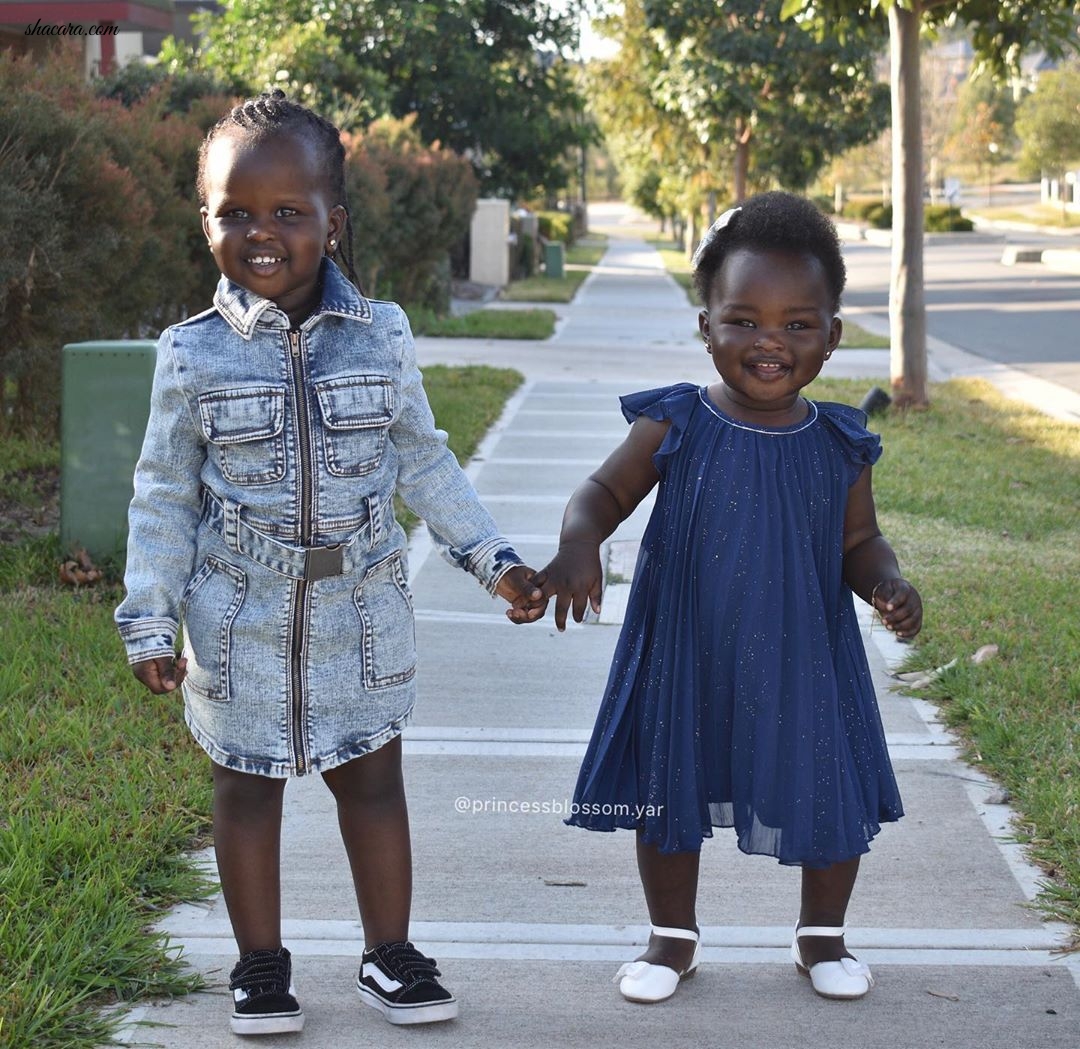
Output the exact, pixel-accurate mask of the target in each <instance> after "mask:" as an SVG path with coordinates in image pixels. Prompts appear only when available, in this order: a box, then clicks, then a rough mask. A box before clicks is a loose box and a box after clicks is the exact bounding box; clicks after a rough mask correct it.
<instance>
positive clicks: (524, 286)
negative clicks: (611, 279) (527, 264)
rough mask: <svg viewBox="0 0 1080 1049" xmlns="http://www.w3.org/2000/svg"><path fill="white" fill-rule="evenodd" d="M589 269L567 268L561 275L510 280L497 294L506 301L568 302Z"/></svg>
mask: <svg viewBox="0 0 1080 1049" xmlns="http://www.w3.org/2000/svg"><path fill="white" fill-rule="evenodd" d="M590 272H591V270H589V269H579V270H571V269H567V270H564V271H563V274H564V275H563V276H562V277H543V276H540V277H525V278H524V279H523V280H514V281H511V282H510V283H509V284H508V285H507V286H506V287H505V288H503V290H502V294H501V295H500V296H499V297H500V298H502V299H506V300H507V301H508V302H570V301H572V299H573V298H574V296H575V295H576V294H577V290H578V288H580V287H581V285H582V283H584V281H585V278H586V277H587V276H588V275H589V273H590Z"/></svg>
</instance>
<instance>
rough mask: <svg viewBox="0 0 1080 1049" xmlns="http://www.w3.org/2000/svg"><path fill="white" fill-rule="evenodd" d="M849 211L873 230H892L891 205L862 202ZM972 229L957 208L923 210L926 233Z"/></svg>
mask: <svg viewBox="0 0 1080 1049" xmlns="http://www.w3.org/2000/svg"><path fill="white" fill-rule="evenodd" d="M847 210H848V209H847V208H845V211H847ZM851 210H852V211H853V212H855V214H857V215H858V217H859V218H860V219H862V221H864V222H866V223H868V224H869V225H871V226H873V228H874V229H892V219H893V208H892V204H882V203H881V202H880V201H872V202H866V201H863V202H861V203H860V204H858V206H857V207H854V208H852V209H851ZM974 228H975V225H974V223H973V222H972V221H971V219H967V218H964V216H963V215H962V214H961V213H960V209H959V208H956V207H952V206H951V205H948V204H927V205H926V206H925V207H924V208H923V229H924V230H925V231H926V232H927V233H956V232H962V233H968V232H970V231H971V230H972V229H974Z"/></svg>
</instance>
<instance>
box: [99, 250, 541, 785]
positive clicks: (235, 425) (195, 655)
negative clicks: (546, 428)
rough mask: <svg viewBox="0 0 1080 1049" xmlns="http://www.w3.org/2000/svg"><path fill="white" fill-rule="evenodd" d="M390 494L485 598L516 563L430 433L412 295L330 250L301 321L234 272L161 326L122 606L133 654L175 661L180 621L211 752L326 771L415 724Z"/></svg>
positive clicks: (411, 647) (285, 771)
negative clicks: (394, 290)
mask: <svg viewBox="0 0 1080 1049" xmlns="http://www.w3.org/2000/svg"><path fill="white" fill-rule="evenodd" d="M395 491H397V492H398V493H400V494H401V496H402V497H403V499H404V501H405V503H406V504H407V505H408V506H409V507H410V508H411V509H412V510H413V511H414V512H415V513H416V514H418V515H419V516H420V517H422V518H423V519H424V521H426V522H427V524H428V528H429V530H430V531H431V533H432V536H433V539H434V541H435V543H436V545H437V547H438V548H439V549H440V551H441V552H442V553H443V554H444V556H446V557H447V558H448V559H449V560H450V561H451V562H452V563H454V564H457V565H459V566H460V567H462V568H464V569H466V570H468V571H469V572H471V573H472V574H473V575H475V576H476V577H477V578H478V579H479V580H480V581H481V582H482V583H483V584H484V585H485V586H486V587H487V589H488V590H489V591H490V592H492V593H493V592H494V589H495V587H496V585H497V584H498V581H499V579H500V578H501V577H502V575H503V574H504V573H505V572H506V571H507V570H509V569H510V568H511V567H512V566H514V565H516V564H520V563H521V561H520V559H519V558H518V556H517V554H516V553H514V551H513V549H511V547H510V546H509V545H508V543H507V542H506V540H505V539H503V538H502V537H501V536H500V535H499V533H498V529H497V528H496V526H495V522H494V521H493V520H492V519H491V516H490V515H489V514H488V513H487V511H486V510H485V509H484V508H483V506H481V504H480V502H479V501H478V499H477V497H476V493H475V491H474V490H473V488H472V485H471V484H470V483H469V480H468V478H467V477H466V476H465V474H464V473H463V472H462V471H461V469H460V467H459V466H458V464H457V460H456V459H455V458H454V455H453V453H452V452H450V451H449V449H448V448H447V447H446V434H445V433H444V432H443V431H441V430H437V429H436V428H435V422H434V419H433V418H432V415H431V409H430V408H429V407H428V402H427V398H426V397H425V395H424V391H423V387H422V385H421V377H420V372H419V370H418V368H417V365H416V353H415V348H414V346H413V339H412V332H411V331H410V329H409V323H408V320H407V319H406V317H405V314H404V313H403V312H402V310H401V309H400V307H398V306H397V305H395V304H393V303H389V302H376V301H371V300H368V299H365V298H363V297H362V296H361V295H360V294H359V293H358V292H357V291H356V289H355V288H354V287H353V286H352V285H351V284H350V283H349V282H348V281H346V280H345V278H344V277H343V276H342V275H341V273H340V272H339V270H338V269H337V267H336V266H335V265H334V264H333V263H331V262H330V261H329V260H328V259H324V260H323V297H322V303H321V305H320V306H319V308H318V309H317V310H316V311H315V312H314V313H313V314H312V315H311V316H310V317H309V318H308V319H307V320H306V321H305V322H304V323H303V324H302V325H301V326H300V328H299V330H298V331H292V332H290V330H289V321H288V318H287V317H286V316H285V314H284V313H283V312H281V311H280V310H278V309H277V307H276V306H275V305H274V304H273V303H272V302H270V301H268V300H267V299H263V298H260V297H258V296H256V295H254V294H253V293H252V292H250V291H248V290H246V289H245V288H242V287H239V286H238V285H236V284H233V283H231V282H230V281H228V280H226V279H225V278H224V277H223V278H222V280H221V282H220V283H219V285H218V289H217V293H216V295H215V296H214V308H213V309H211V310H208V311H207V312H205V313H202V314H200V315H199V316H197V317H193V318H191V319H190V320H188V321H185V322H183V323H182V324H177V325H175V326H173V327H172V328H169V329H167V330H166V331H165V332H164V333H162V336H161V339H160V342H159V344H158V353H157V368H156V372H155V376H154V385H153V393H152V397H151V410H150V420H149V423H148V426H147V431H146V437H145V441H144V443H143V449H142V455H141V457H140V459H139V463H138V466H137V467H136V470H135V497H134V499H133V500H132V503H131V509H130V514H129V527H130V534H129V539H128V559H127V573H126V576H125V579H124V582H125V585H126V587H127V596H126V597H125V599H124V601H123V603H122V604H121V605H120V606H119V608H117V610H116V622H117V625H118V627H119V629H120V635H121V637H122V639H123V641H124V644H125V646H126V648H127V654H128V659H129V661H130V662H132V663H134V662H137V661H139V660H143V659H151V658H156V657H159V656H166V657H168V656H172V655H173V653H174V643H175V638H176V635H177V630H178V628H179V624H180V623H181V622H182V623H183V625H184V655H185V656H186V658H187V660H188V667H187V678H186V680H185V681H184V684H183V691H184V711H185V717H186V719H187V723H188V726H189V727H190V729H191V731H192V733H193V734H194V736H195V738H196V739H197V740H198V742H199V743H200V744H201V745H202V747H203V748H204V749H205V750H206V751H207V753H208V754H209V755H210V757H211V758H212V759H213V760H214V761H215V762H217V763H218V764H221V765H225V766H227V767H229V768H234V769H239V770H241V771H243V772H250V773H257V774H260V775H266V776H279V777H280V776H292V775H303V774H305V773H309V772H315V771H325V770H326V769H329V768H333V767H334V766H335V765H338V764H341V763H342V762H344V761H348V760H349V759H350V758H353V757H356V756H358V755H360V754H364V753H366V752H367V751H370V750H373V749H374V748H376V747H378V746H381V745H382V744H383V743H385V742H386V741H387V740H389V739H391V738H392V737H393V736H395V735H396V734H397V733H399V732H400V731H401V729H402V727H403V726H404V725H405V724H406V723H407V721H408V718H409V714H410V712H411V710H412V706H413V700H414V696H415V686H414V680H413V679H414V675H415V672H416V642H415V628H414V622H413V611H412V596H411V594H410V592H409V588H408V584H407V578H408V572H407V569H406V564H405V548H406V541H405V534H404V532H403V531H402V529H401V527H400V525H398V523H397V522H396V521H395V519H394V515H393V509H392V506H391V497H392V496H393V494H394V492H395ZM334 544H341V545H340V546H339V547H338V548H337V549H336V550H334V549H331V550H329V551H327V550H325V549H320V550H317V551H316V552H315V553H309V550H310V549H311V548H326V547H332V546H333V545H334Z"/></svg>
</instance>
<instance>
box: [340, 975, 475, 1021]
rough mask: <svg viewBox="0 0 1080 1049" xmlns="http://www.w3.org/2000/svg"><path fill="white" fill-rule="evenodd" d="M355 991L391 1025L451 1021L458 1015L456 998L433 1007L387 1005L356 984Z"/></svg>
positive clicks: (437, 1003)
mask: <svg viewBox="0 0 1080 1049" xmlns="http://www.w3.org/2000/svg"><path fill="white" fill-rule="evenodd" d="M356 991H357V993H358V994H359V995H360V999H361V1001H363V1003H364V1004H365V1005H370V1006H371V1008H372V1009H377V1010H378V1011H379V1012H380V1013H382V1014H383V1016H384V1017H385V1018H386V1019H387V1020H389V1021H390V1023H392V1024H430V1023H438V1021H440V1020H453V1019H454V1017H455V1016H457V1014H458V1003H457V999H456V998H451V999H450V1001H448V1002H436V1003H435V1004H434V1005H389V1004H387V1003H386V1002H384V1001H383V1000H382V999H381V998H380V997H378V995H375V994H372V992H371V991H369V990H368V989H367V988H366V987H364V986H363V985H361V984H360V983H357V985H356Z"/></svg>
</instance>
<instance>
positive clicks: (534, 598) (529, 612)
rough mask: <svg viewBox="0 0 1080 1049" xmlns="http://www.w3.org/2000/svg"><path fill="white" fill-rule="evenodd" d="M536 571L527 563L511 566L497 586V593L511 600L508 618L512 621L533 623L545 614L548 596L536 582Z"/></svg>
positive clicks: (507, 613)
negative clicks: (545, 595)
mask: <svg viewBox="0 0 1080 1049" xmlns="http://www.w3.org/2000/svg"><path fill="white" fill-rule="evenodd" d="M535 580H536V573H535V572H533V570H532V569H531V568H526V567H525V565H517V566H516V567H514V568H511V569H510V571H509V572H507V573H506V574H505V575H504V576H503V577H502V578H501V579H500V580H499V583H498V585H497V586H496V587H495V593H496V594H498V595H499V597H501V598H503V600H505V601H509V602H510V607H509V608H508V609H507V610H506V618H507V619H509V620H510V622H511V623H517V624H521V623H532V622H534V621H535V620H537V619H540V618H541V616H543V614H544V612H545V611H546V609H547V598H546V597H544V594H543V591H541V590H540V588H539V586H538V585H537V584H536V582H535Z"/></svg>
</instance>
